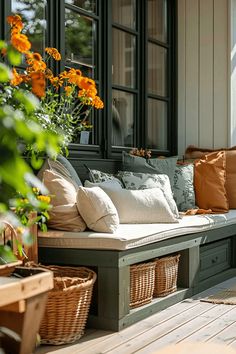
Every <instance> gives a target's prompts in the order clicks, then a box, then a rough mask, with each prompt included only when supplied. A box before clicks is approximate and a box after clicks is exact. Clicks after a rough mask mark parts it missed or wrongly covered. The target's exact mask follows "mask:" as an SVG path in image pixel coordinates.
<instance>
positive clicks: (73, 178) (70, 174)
mask: <svg viewBox="0 0 236 354" xmlns="http://www.w3.org/2000/svg"><path fill="white" fill-rule="evenodd" d="M57 159H58V160H52V159H46V160H45V162H44V164H43V166H42V167H41V169H40V170H39V172H38V174H37V177H38V178H39V179H40V180H41V181H42V179H43V173H44V171H45V170H52V171H55V172H57V173H59V174H60V175H62V176H63V177H64V178H65V179H68V180H69V181H70V182H72V183H73V184H74V186H75V187H76V189H77V188H78V186H80V185H82V182H81V180H80V178H79V176H78V175H77V172H76V171H75V169H74V167H73V166H72V165H71V163H70V162H69V161H68V160H67V159H66V158H65V157H64V156H62V155H58V157H57ZM60 161H61V162H60Z"/></svg>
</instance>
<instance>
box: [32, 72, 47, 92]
mask: <svg viewBox="0 0 236 354" xmlns="http://www.w3.org/2000/svg"><path fill="white" fill-rule="evenodd" d="M31 84H32V92H33V93H34V94H35V95H36V96H37V97H39V98H41V97H44V96H45V89H46V81H45V75H44V73H43V72H41V71H39V72H33V73H31Z"/></svg>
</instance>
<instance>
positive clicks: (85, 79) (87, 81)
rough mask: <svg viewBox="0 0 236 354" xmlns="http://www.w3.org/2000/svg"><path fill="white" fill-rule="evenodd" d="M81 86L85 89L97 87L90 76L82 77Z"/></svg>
mask: <svg viewBox="0 0 236 354" xmlns="http://www.w3.org/2000/svg"><path fill="white" fill-rule="evenodd" d="M79 87H80V88H81V89H84V90H89V89H91V88H95V82H94V80H92V79H89V78H88V77H82V78H81V80H80V83H79Z"/></svg>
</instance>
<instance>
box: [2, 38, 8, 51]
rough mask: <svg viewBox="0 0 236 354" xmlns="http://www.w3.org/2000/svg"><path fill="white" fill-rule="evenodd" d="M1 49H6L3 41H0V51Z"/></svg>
mask: <svg viewBox="0 0 236 354" xmlns="http://www.w3.org/2000/svg"><path fill="white" fill-rule="evenodd" d="M3 48H7V43H6V42H4V41H3V40H0V50H1V49H3Z"/></svg>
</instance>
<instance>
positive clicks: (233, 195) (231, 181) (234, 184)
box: [225, 151, 236, 209]
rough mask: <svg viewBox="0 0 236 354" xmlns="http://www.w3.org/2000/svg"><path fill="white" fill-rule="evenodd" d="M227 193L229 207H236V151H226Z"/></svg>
mask: <svg viewBox="0 0 236 354" xmlns="http://www.w3.org/2000/svg"><path fill="white" fill-rule="evenodd" d="M225 154H226V183H225V188H226V193H227V198H228V201H229V208H230V209H236V151H226V152H225Z"/></svg>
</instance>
